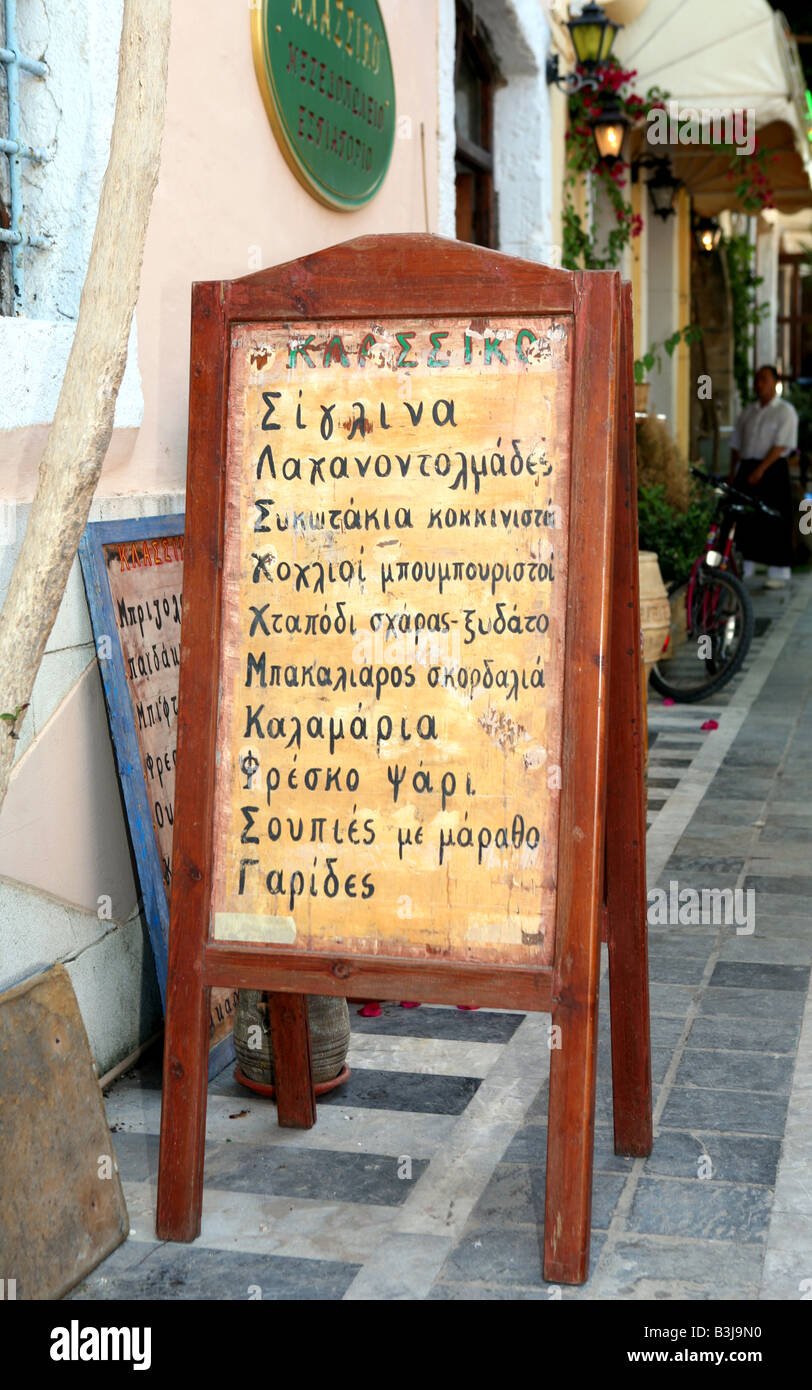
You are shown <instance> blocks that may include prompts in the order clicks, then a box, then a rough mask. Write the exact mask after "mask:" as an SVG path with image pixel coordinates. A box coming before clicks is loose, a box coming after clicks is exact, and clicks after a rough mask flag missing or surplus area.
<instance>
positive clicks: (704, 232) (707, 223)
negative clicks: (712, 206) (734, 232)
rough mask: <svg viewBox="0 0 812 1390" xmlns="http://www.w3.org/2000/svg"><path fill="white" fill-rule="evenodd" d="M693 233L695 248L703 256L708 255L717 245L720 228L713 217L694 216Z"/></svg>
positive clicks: (720, 232) (720, 233)
mask: <svg viewBox="0 0 812 1390" xmlns="http://www.w3.org/2000/svg"><path fill="white" fill-rule="evenodd" d="M693 233H694V241H695V242H696V245H697V250H698V251H700V252H701V254H702V255H703V256H710V255H712V253H713V252H714V251H715V250H716V248H717V246H718V245H719V240H720V238H721V235H722V228H721V227H720V226H719V223H718V222H717V221H716V219H715V218H714V217H695V218H694V224H693Z"/></svg>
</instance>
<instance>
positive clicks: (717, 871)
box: [664, 845, 745, 888]
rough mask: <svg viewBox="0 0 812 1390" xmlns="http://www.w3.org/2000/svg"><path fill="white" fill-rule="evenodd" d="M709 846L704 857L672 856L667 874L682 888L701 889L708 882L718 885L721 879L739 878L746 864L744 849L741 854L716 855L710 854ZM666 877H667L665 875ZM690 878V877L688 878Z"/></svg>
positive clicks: (692, 855)
mask: <svg viewBox="0 0 812 1390" xmlns="http://www.w3.org/2000/svg"><path fill="white" fill-rule="evenodd" d="M708 849H709V846H707V845H706V847H705V854H704V855H694V854H684V853H682V852H680V853H678V854H672V856H671V858H670V859H669V861H668V863H667V865H666V868H665V873H666V874H668V875H669V877H670V878H672V879H679V880H680V887H682V888H688V887H692V888H693V887H699V886H700V885H702V884H704V883H705V881H706V880H707V882H708V884H710V883H711V882H713V883H716V882H717V880H719V879H733V880H735V879H736V878H738V876H739V874H740V873H741V871H742V869H743V867H744V862H745V853H744V847H743V848H742V851H741V853H740V854H732V855H730V854H728V855H725V854H715V855H711V854H709V853H708ZM664 876H665V875H664ZM688 876H690V877H688Z"/></svg>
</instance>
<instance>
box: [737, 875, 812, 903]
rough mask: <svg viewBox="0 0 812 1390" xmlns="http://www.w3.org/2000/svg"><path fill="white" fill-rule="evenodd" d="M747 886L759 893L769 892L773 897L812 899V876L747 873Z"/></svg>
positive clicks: (745, 885)
mask: <svg viewBox="0 0 812 1390" xmlns="http://www.w3.org/2000/svg"><path fill="white" fill-rule="evenodd" d="M744 887H745V888H754V889H755V891H756V892H757V893H764V894H765V896H766V895H768V894H769V896H770V897H772V898H801V899H802V900H806V901H807V902H810V901H812V877H809V876H808V875H807V876H805V877H802V876H801V875H794V876H793V877H792V878H780V877H778V876H774V875H772V874H747V875H746V877H745V880H744Z"/></svg>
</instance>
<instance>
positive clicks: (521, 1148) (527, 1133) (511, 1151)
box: [502, 1124, 634, 1177]
mask: <svg viewBox="0 0 812 1390" xmlns="http://www.w3.org/2000/svg"><path fill="white" fill-rule="evenodd" d="M546 1159H547V1126H546V1125H541V1124H526V1125H524V1126H523V1128H522V1129H520V1130H519V1131H518V1133H517V1134H516V1136H515V1137H514V1139H513V1140H512V1141H511V1143H510V1145H509V1146H508V1148H507V1149H506V1150H505V1153H504V1155H503V1157H502V1161H503V1163H529V1164H531V1165H532V1166H533V1167H536V1168H540V1169H542V1170H543V1169H544V1167H545V1164H546ZM633 1163H634V1160H633V1159H631V1158H628V1157H626V1156H625V1155H622V1154H616V1153H615V1151H614V1141H613V1138H612V1133H611V1130H609V1129H606V1128H604V1127H603V1126H602V1127H601V1128H599V1129H596V1131H595V1150H594V1166H595V1171H596V1172H598V1173H622V1174H623V1175H624V1177H628V1176H629V1174H630V1173H631V1171H632V1165H633Z"/></svg>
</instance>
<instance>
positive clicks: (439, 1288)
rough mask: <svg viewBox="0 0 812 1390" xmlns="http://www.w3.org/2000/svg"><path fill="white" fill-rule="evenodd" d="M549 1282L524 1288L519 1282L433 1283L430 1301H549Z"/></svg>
mask: <svg viewBox="0 0 812 1390" xmlns="http://www.w3.org/2000/svg"><path fill="white" fill-rule="evenodd" d="M550 1288H551V1286H550V1285H549V1284H544V1285H542V1286H541V1287H539V1288H535V1289H530V1288H525V1287H523V1286H522V1285H520V1284H510V1285H503V1284H446V1283H442V1284H435V1285H434V1287H433V1288H432V1290H431V1292H430V1293H429V1295H428V1301H429V1302H430V1303H523V1302H525V1301H526V1302H528V1303H533V1302H536V1303H540V1302H544V1303H549V1301H550Z"/></svg>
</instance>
